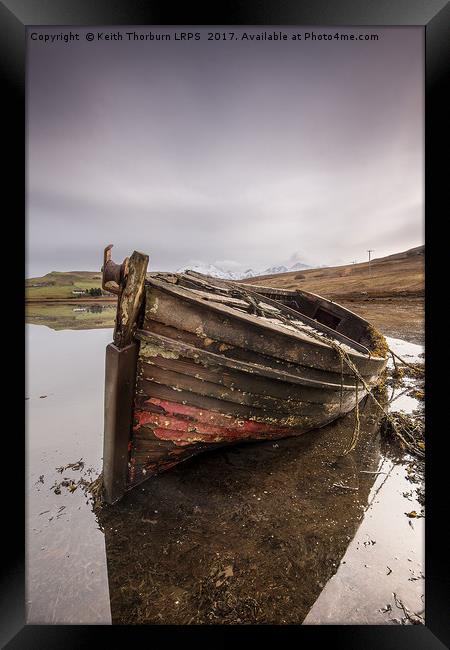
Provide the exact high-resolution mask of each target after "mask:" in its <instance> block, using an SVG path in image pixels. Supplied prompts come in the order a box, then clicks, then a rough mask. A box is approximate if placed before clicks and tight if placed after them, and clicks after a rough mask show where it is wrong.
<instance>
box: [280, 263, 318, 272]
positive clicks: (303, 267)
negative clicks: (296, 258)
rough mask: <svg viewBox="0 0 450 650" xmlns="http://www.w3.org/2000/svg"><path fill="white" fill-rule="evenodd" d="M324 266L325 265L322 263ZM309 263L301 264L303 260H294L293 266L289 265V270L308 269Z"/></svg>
mask: <svg viewBox="0 0 450 650" xmlns="http://www.w3.org/2000/svg"><path fill="white" fill-rule="evenodd" d="M324 266H325V265H324ZM310 268H311V267H310V266H309V264H303V262H296V263H295V264H294V266H291V268H290V269H289V271H303V269H310Z"/></svg>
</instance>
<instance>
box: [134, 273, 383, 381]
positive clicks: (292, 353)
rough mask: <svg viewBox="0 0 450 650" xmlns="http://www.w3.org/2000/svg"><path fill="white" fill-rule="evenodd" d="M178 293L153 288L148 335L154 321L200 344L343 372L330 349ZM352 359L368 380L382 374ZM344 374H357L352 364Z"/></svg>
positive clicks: (364, 360)
mask: <svg viewBox="0 0 450 650" xmlns="http://www.w3.org/2000/svg"><path fill="white" fill-rule="evenodd" d="M159 284H161V283H159ZM175 291H176V289H175V288H173V287H170V288H168V287H164V286H163V287H162V288H160V286H159V285H158V286H154V287H153V288H152V290H151V291H150V292H149V288H147V300H146V311H145V319H144V329H148V330H151V329H152V325H151V323H152V321H158V322H162V323H164V324H165V325H169V326H171V327H174V328H176V329H178V330H180V331H187V332H190V333H193V334H196V335H197V337H198V338H199V339H204V340H206V339H211V340H212V341H221V342H222V343H225V344H228V345H235V346H238V347H240V348H243V349H246V350H253V351H255V352H258V353H263V354H265V355H268V356H272V357H274V358H275V359H283V360H285V361H288V362H293V363H296V364H299V365H302V366H304V367H305V368H311V369H321V370H325V371H330V370H331V371H334V372H340V371H341V359H340V356H339V355H338V353H337V352H336V351H335V350H334V349H332V348H330V347H329V346H328V345H326V344H325V343H321V342H319V341H316V340H313V339H310V338H308V337H307V336H306V335H305V336H302V335H301V334H300V333H297V332H293V331H292V332H291V331H288V330H286V329H284V328H282V327H281V326H280V327H278V326H276V325H273V324H272V323H264V322H263V321H262V319H260V318H259V319H258V318H253V317H251V316H249V315H248V314H245V313H243V312H238V311H236V310H233V309H232V308H230V307H227V306H226V305H219V304H208V305H206V304H205V303H203V302H202V301H201V300H199V299H197V298H195V297H193V296H192V295H190V294H189V292H187V291H184V290H182V289H177V292H180V291H182V292H183V293H182V294H178V293H176V292H175ZM266 325H267V326H266ZM349 357H350V358H351V359H352V361H353V362H354V363H355V364H356V366H357V367H358V369H359V371H360V372H361V374H362V375H363V376H364V375H373V374H377V373H378V372H379V369H380V360H379V359H378V360H377V359H375V358H368V357H364V356H363V355H361V354H360V353H358V352H350V353H349ZM343 372H344V374H346V375H348V374H352V373H351V371H350V370H349V368H348V367H347V366H346V364H344V367H343Z"/></svg>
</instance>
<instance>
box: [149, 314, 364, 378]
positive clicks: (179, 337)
mask: <svg viewBox="0 0 450 650" xmlns="http://www.w3.org/2000/svg"><path fill="white" fill-rule="evenodd" d="M149 324H150V326H151V332H150V336H149V337H148V340H149V341H150V340H153V339H151V336H152V335H157V336H161V337H164V338H166V339H168V340H169V341H171V342H173V343H174V344H177V345H178V344H179V345H184V344H187V345H189V346H191V347H192V348H193V349H195V350H196V351H198V353H199V355H202V354H203V353H213V354H215V355H219V356H220V357H221V358H223V359H224V364H225V363H226V362H225V359H228V360H229V361H230V362H232V363H234V362H236V363H241V362H242V363H244V364H252V365H254V366H255V367H257V368H263V369H264V370H265V369H270V370H273V371H275V372H278V373H281V374H283V373H286V374H288V375H294V376H296V377H298V379H299V383H302V382H303V379H307V380H312V381H313V382H315V381H317V382H319V383H324V384H336V385H339V386H340V384H341V381H342V376H341V372H340V367H339V370H338V371H337V372H333V371H331V370H324V369H318V368H310V367H308V368H306V367H305V366H302V365H299V364H296V363H293V362H289V361H286V360H284V359H279V358H276V357H272V356H269V355H266V354H263V353H261V352H256V351H254V350H249V349H248V348H242V347H239V346H237V345H230V344H224V343H223V342H221V341H220V340H219V341H214V340H213V339H211V338H202V337H199V336H198V335H197V334H195V333H192V332H187V331H186V330H179V329H176V328H175V327H172V326H171V325H165V324H164V323H160V322H158V321H156V320H152V321H149ZM148 332H149V330H148V329H146V330H139V329H138V330H137V332H136V336H137V338H139V339H140V340H141V341H143V340H144V339H147V336H148ZM169 349H170V348H169ZM343 370H344V373H343V381H344V386H350V387H352V390H354V386H355V378H354V375H353V374H347V373H346V372H345V370H346V367H345V366H344V368H343ZM365 380H366V381H368V380H370V376H368V375H366V376H365ZM311 385H312V384H311ZM344 390H345V388H344Z"/></svg>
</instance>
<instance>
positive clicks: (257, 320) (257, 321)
mask: <svg viewBox="0 0 450 650" xmlns="http://www.w3.org/2000/svg"><path fill="white" fill-rule="evenodd" d="M145 284H146V287H149V286H154V287H155V288H157V289H159V290H160V291H163V292H165V293H168V294H171V295H173V296H176V297H179V298H181V299H183V300H186V301H187V302H190V303H195V304H197V305H199V306H203V307H205V306H207V307H208V309H212V310H213V311H215V312H217V313H219V314H226V315H227V316H231V317H233V318H236V319H237V320H240V321H241V322H243V323H247V324H251V325H256V326H257V327H260V328H261V329H265V330H267V331H268V332H276V333H278V334H282V335H284V336H288V337H289V338H291V339H293V340H295V341H301V342H302V343H305V344H307V345H311V346H316V347H319V348H325V349H327V350H333V346H332V345H330V344H329V343H327V342H326V339H325V340H324V341H322V340H318V339H316V338H313V337H312V336H309V335H308V334H307V333H306V332H305V333H303V332H302V331H300V330H298V331H297V330H291V329H288V328H286V327H284V326H283V325H277V324H276V323H271V322H270V319H267V320H266V321H263V320H262V319H261V317H259V316H256V315H253V314H248V313H245V312H240V311H239V310H238V309H235V308H233V307H229V306H228V305H224V304H221V303H214V302H213V301H210V300H205V299H202V298H200V297H197V296H196V295H193V294H191V293H190V289H186V288H184V287H180V286H179V285H174V284H170V285H169V284H168V283H166V282H164V281H161V280H156V279H155V278H151V279H148V278H147V280H146V282H145ZM274 302H276V301H274ZM301 316H302V314H300V313H299V320H301ZM307 318H309V317H307ZM356 318H359V316H357V315H356ZM309 320H314V319H309ZM314 322H315V323H316V321H314ZM318 326H319V327H317V329H318V330H319V331H320V326H321V324H320V323H318ZM312 327H315V326H314V325H313V326H312ZM324 327H326V326H324ZM327 329H331V328H327ZM331 331H333V330H331ZM337 334H338V335H340V332H337ZM342 336H343V337H345V338H346V339H348V340H349V341H350V342H351V344H352V345H356V346H360V344H359V343H357V342H356V341H353V339H350V338H349V337H346V336H345V335H342ZM336 343H337V339H336ZM348 347H350V346H348ZM361 347H364V346H361ZM365 349H366V348H365ZM346 353H347V354H348V355H349V356H350V357H352V356H353V357H355V358H356V360H359V359H361V360H362V359H364V360H371V361H374V362H378V363H380V365H382V364H384V363H385V362H386V359H384V358H383V357H378V356H376V355H372V354H371V353H370V351H369V354H367V353H365V354H363V353H362V352H359V351H358V350H356V349H354V348H353V349H351V350H346Z"/></svg>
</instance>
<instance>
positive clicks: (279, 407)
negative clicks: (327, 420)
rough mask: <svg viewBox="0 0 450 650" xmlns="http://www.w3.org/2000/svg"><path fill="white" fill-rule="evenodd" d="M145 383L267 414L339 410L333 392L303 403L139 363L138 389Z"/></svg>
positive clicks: (347, 397)
mask: <svg viewBox="0 0 450 650" xmlns="http://www.w3.org/2000/svg"><path fill="white" fill-rule="evenodd" d="M147 382H151V383H153V382H155V383H157V384H161V385H164V386H167V387H168V388H171V389H172V390H173V389H177V390H185V391H189V392H192V393H196V394H197V395H204V396H205V397H214V398H216V399H220V400H224V401H226V402H233V403H236V404H243V405H247V406H252V407H256V408H261V409H264V410H265V411H268V412H269V413H284V414H286V415H289V414H302V415H303V414H304V415H313V414H316V413H318V414H320V413H325V414H326V413H327V412H330V413H331V412H338V411H339V404H340V402H339V395H338V394H336V396H335V400H334V401H333V402H331V401H329V402H327V403H326V404H320V403H317V402H316V403H314V402H305V401H300V400H297V399H294V398H289V397H287V396H286V397H285V398H279V397H273V396H272V395H262V394H257V393H251V392H250V389H249V388H247V389H245V388H243V389H240V388H239V387H237V386H226V385H224V383H223V382H220V381H219V382H214V383H213V382H211V381H207V380H205V379H201V378H197V377H195V376H192V375H189V374H183V373H180V372H175V371H173V370H168V369H165V368H160V367H158V366H152V365H149V364H144V365H143V366H140V372H139V373H138V380H137V388H138V389H142V390H144V391H146V392H148V394H151V393H150V392H149V391H150V390H151V389H150V388H146V386H147ZM354 402H355V396H354V394H351V393H346V394H345V404H344V405H351V404H352V403H353V404H354Z"/></svg>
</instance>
